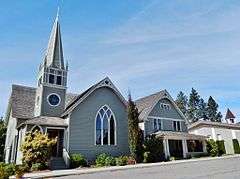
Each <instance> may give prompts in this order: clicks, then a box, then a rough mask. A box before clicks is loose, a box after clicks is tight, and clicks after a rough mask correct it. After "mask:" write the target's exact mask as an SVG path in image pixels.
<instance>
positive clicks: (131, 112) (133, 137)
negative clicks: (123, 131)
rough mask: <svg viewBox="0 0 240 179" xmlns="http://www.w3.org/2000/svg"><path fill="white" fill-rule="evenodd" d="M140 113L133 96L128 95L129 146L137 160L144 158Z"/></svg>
mask: <svg viewBox="0 0 240 179" xmlns="http://www.w3.org/2000/svg"><path fill="white" fill-rule="evenodd" d="M138 123H139V113H138V109H137V107H136V105H135V103H134V102H133V100H132V98H131V94H130V93H129V96H128V135H129V140H128V141H129V147H130V152H131V155H132V157H133V158H134V159H135V160H136V161H137V162H141V160H142V137H141V130H140V128H139V125H138Z"/></svg>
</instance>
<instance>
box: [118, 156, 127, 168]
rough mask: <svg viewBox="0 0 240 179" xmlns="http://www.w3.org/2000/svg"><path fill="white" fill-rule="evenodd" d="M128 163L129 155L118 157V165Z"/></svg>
mask: <svg viewBox="0 0 240 179" xmlns="http://www.w3.org/2000/svg"><path fill="white" fill-rule="evenodd" d="M127 163H128V157H127V156H120V157H117V158H116V165H117V166H124V165H127Z"/></svg>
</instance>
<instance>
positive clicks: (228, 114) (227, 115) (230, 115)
mask: <svg viewBox="0 0 240 179" xmlns="http://www.w3.org/2000/svg"><path fill="white" fill-rule="evenodd" d="M235 118H236V117H235V116H234V114H233V113H232V111H230V109H229V108H228V109H227V113H226V117H225V119H235Z"/></svg>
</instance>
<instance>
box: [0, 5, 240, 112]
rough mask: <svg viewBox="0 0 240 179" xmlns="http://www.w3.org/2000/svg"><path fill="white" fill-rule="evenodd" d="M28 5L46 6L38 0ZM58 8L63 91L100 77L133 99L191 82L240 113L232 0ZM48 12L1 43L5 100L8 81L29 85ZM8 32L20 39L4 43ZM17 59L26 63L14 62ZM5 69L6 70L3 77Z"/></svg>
mask: <svg viewBox="0 0 240 179" xmlns="http://www.w3.org/2000/svg"><path fill="white" fill-rule="evenodd" d="M46 3H47V1H46V2H45V4H46ZM52 6H53V5H52ZM52 6H51V7H52ZM34 7H36V9H40V10H43V9H41V8H45V7H44V6H43V5H41V3H40V4H39V3H38V4H35V6H34ZM64 7H65V9H62V10H61V13H62V17H61V27H62V35H63V46H64V52H65V59H66V60H68V61H69V67H70V71H69V83H68V84H69V85H68V86H69V88H68V90H69V91H73V92H81V91H82V90H84V89H86V88H88V87H89V86H90V85H91V84H94V83H95V82H97V81H98V80H100V79H102V78H104V77H105V76H109V77H110V78H111V79H112V80H113V81H114V82H115V84H116V86H117V87H118V88H120V90H121V92H123V94H124V95H125V96H126V95H127V90H128V88H130V89H131V92H132V95H133V97H134V98H137V97H141V96H144V95H148V94H151V93H153V92H156V91H159V90H160V89H167V90H169V91H170V93H171V94H172V95H173V96H176V94H177V92H178V91H180V90H183V91H185V92H189V91H190V89H191V87H195V88H196V89H197V90H198V91H199V92H200V94H201V95H202V96H205V99H207V98H208V96H209V95H212V96H213V97H214V98H215V99H216V100H217V101H218V102H219V103H220V107H221V110H223V112H224V111H225V109H226V107H229V108H233V111H234V112H237V113H239V114H240V104H239V102H238V101H240V100H239V99H240V94H239V93H238V91H240V85H239V84H238V83H237V81H238V78H239V77H240V75H239V67H240V60H239V59H240V50H239V49H240V23H239V22H238V20H239V18H240V2H239V1H238V0H194V1H193V0H184V1H183V0H174V1H164V0H151V1H145V0H139V1H131V0H129V1H128V0H126V1H111V2H109V3H104V4H103V3H99V1H97V0H96V1H94V2H93V1H91V3H90V2H86V3H80V4H73V3H72V2H71V1H66V2H64ZM48 8H49V7H48ZM36 9H35V10H36ZM46 11H47V12H48V13H46V14H42V15H43V16H42V17H41V19H38V20H39V22H38V23H37V24H35V25H34V20H33V19H31V26H30V27H26V28H25V26H27V24H28V21H27V22H22V24H21V25H20V27H22V28H18V32H19V34H20V35H16V34H14V33H13V35H12V36H11V37H10V38H7V37H4V39H8V40H7V41H1V42H0V46H1V44H2V46H3V45H4V44H8V45H7V46H6V47H4V46H3V47H4V48H3V49H5V50H2V51H0V59H12V60H9V61H4V62H3V61H2V60H1V63H2V65H4V67H0V68H1V69H0V74H1V76H0V80H1V82H3V83H4V85H5V86H8V87H6V89H4V90H2V89H1V92H2V91H3V92H2V96H1V97H3V99H4V103H5V104H6V103H7V97H8V93H9V89H10V84H11V83H12V82H13V81H14V82H20V83H24V84H25V85H29V84H31V85H34V84H35V74H36V70H35V69H37V66H38V64H39V63H40V61H41V59H42V56H43V53H42V52H43V51H44V49H45V47H46V45H47V44H46V42H47V38H48V37H49V31H50V27H51V25H52V21H50V20H49V19H53V18H50V17H52V16H51V15H50V12H55V11H56V10H53V8H52V9H47V10H46ZM27 12H28V11H27ZM18 13H20V11H19V10H18ZM25 13H26V12H25ZM52 14H54V13H52ZM15 18H16V17H15ZM24 18H26V19H28V18H29V19H30V18H31V17H30V15H28V16H24ZM39 18H40V17H39ZM6 23H7V21H6ZM10 24H11V23H10ZM40 24H43V26H42V25H40ZM23 27H24V28H23ZM34 27H36V28H34ZM26 29H32V33H29V34H27V33H26ZM21 30H22V31H21ZM0 31H1V29H0ZM12 31H14V29H11V32H12ZM15 33H16V32H15ZM22 33H23V34H24V35H21V34H22ZM0 34H2V33H0ZM6 34H8V33H6ZM0 36H1V35H0ZM33 37H34V38H33ZM19 38H20V39H19ZM21 38H23V39H21ZM14 39H17V40H18V43H16V45H14V46H11V45H9V43H10V44H11V43H13V42H14ZM20 42H22V44H24V45H22V44H21V43H20ZM28 49H29V50H28ZM13 52H14V53H13ZM19 59H22V60H24V62H26V63H28V64H30V67H27V66H23V67H21V68H19V66H20V65H21V63H19ZM8 68H11V69H12V72H9V75H8V76H7V75H6V74H7V73H8ZM23 72H24V73H23ZM21 75H22V76H21ZM5 104H4V106H5ZM1 105H2V104H1ZM4 106H3V105H2V106H0V109H1V110H0V114H1V113H3V111H5V109H3V108H4ZM238 117H240V116H239V115H238Z"/></svg>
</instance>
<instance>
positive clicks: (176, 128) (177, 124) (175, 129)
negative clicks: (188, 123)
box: [173, 121, 181, 131]
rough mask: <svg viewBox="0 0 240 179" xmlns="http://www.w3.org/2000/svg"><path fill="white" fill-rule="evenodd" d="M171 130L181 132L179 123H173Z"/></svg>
mask: <svg viewBox="0 0 240 179" xmlns="http://www.w3.org/2000/svg"><path fill="white" fill-rule="evenodd" d="M173 130H174V131H181V123H180V121H173Z"/></svg>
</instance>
